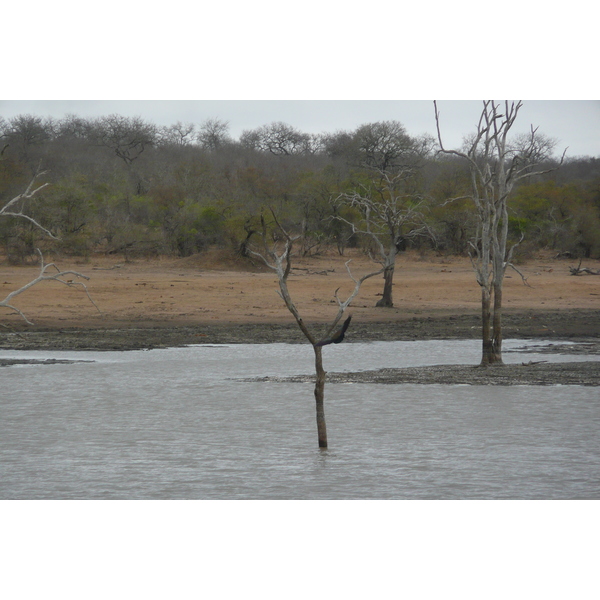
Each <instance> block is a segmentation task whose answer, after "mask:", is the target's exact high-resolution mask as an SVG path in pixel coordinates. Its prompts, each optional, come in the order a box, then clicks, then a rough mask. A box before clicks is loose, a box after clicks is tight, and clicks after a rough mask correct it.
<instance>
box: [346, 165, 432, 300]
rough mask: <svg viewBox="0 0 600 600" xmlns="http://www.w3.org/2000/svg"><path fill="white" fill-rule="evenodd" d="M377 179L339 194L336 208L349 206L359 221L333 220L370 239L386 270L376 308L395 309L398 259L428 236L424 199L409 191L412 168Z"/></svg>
mask: <svg viewBox="0 0 600 600" xmlns="http://www.w3.org/2000/svg"><path fill="white" fill-rule="evenodd" d="M377 173H378V177H377V178H376V179H375V178H373V179H372V180H371V182H370V183H369V184H368V185H361V186H360V187H359V188H357V189H355V190H354V191H353V192H350V193H344V194H340V195H339V196H338V197H337V198H336V199H335V200H334V203H335V204H336V205H338V206H339V205H346V206H349V207H351V208H354V209H356V210H357V211H358V213H359V215H360V216H359V219H358V221H350V220H348V219H346V218H345V217H343V216H341V215H340V214H339V213H338V214H336V216H335V217H334V218H335V219H337V220H338V221H341V222H343V223H345V224H346V225H348V226H350V228H351V230H352V232H353V233H355V234H356V233H359V234H363V235H365V236H367V237H368V238H370V240H371V242H372V243H373V244H374V245H375V248H376V249H377V257H376V258H375V257H372V258H373V260H376V261H377V262H379V263H380V264H381V266H382V267H383V269H382V270H383V279H384V285H383V294H382V297H381V299H380V300H379V301H378V302H377V306H382V307H392V306H394V301H393V295H392V289H393V280H394V270H395V267H396V256H397V254H398V252H399V250H400V249H401V248H402V247H403V245H404V244H405V242H406V240H407V239H410V238H413V237H416V236H418V235H426V234H429V228H428V227H427V224H426V223H425V218H424V215H423V212H422V208H423V202H424V199H423V197H422V196H421V195H420V194H418V193H416V192H414V191H412V190H411V189H410V185H409V182H410V180H411V179H412V178H413V176H414V168H413V167H408V166H407V167H404V168H400V169H395V170H394V171H390V170H380V169H378V170H377Z"/></svg>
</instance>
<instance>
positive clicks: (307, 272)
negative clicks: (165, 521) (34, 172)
mask: <svg viewBox="0 0 600 600" xmlns="http://www.w3.org/2000/svg"><path fill="white" fill-rule="evenodd" d="M347 259H348V257H339V256H333V255H332V256H324V257H312V258H307V259H299V260H298V262H297V263H296V265H295V267H294V270H293V271H292V275H291V276H290V281H289V286H290V291H291V293H292V296H293V299H294V301H295V303H296V305H297V307H298V309H299V311H300V313H301V314H302V315H303V318H304V321H305V323H306V324H307V326H308V327H309V328H310V329H311V330H312V331H314V332H315V335H316V336H317V337H321V335H322V334H324V333H325V331H326V330H327V328H328V323H330V322H331V321H332V320H333V318H334V317H335V314H336V311H337V305H336V301H335V298H334V292H335V290H336V289H338V288H339V294H340V296H341V297H342V298H343V297H344V295H345V294H347V293H349V292H350V291H351V289H352V287H353V284H352V282H351V280H350V279H349V276H348V272H347V269H346V266H345V262H346V261H347ZM206 261H207V258H206V257H204V258H203V257H202V256H199V257H190V258H189V259H180V260H155V261H137V262H133V263H118V262H116V261H114V259H108V258H106V257H105V258H102V257H95V258H94V259H93V260H92V261H91V262H88V263H85V264H68V263H67V264H61V265H60V266H61V267H62V268H64V269H74V270H77V271H80V272H81V273H82V274H84V275H86V276H89V277H90V280H89V282H87V281H86V285H87V286H88V290H89V292H90V296H91V297H92V298H93V300H94V303H95V305H96V306H94V305H92V303H90V301H89V300H88V298H87V297H86V295H85V294H84V293H83V291H82V290H81V289H74V288H65V286H60V285H57V284H48V285H43V284H40V285H36V286H34V287H33V288H30V289H28V290H27V292H25V293H23V294H22V295H19V296H18V302H17V301H16V300H15V303H16V304H17V305H18V307H19V308H20V309H21V310H22V311H23V313H24V314H25V315H27V317H28V318H29V319H30V320H31V321H33V323H34V325H28V324H26V323H25V322H24V321H23V319H22V318H21V317H20V316H19V315H17V314H15V313H14V312H13V313H11V312H10V311H6V310H5V309H4V310H3V312H2V313H1V314H0V319H1V320H0V325H1V327H0V349H4V350H9V349H10V350H96V351H102V350H139V349H152V348H166V347H175V346H186V345H192V344H236V343H254V344H267V343H276V342H286V343H307V341H306V339H305V338H304V336H303V334H302V333H301V332H300V330H299V329H298V327H297V325H296V323H295V322H294V320H293V317H292V316H291V315H290V314H289V312H288V311H287V309H286V308H285V306H284V304H283V301H282V300H281V298H280V297H279V296H278V295H277V281H276V278H275V276H274V275H273V274H272V273H271V272H269V271H265V269H260V268H254V267H252V268H245V269H244V268H240V265H239V264H232V265H228V264H223V263H219V264H208V263H207V262H206ZM246 266H247V265H246ZM350 266H351V267H352V272H353V274H354V275H355V276H361V275H363V274H365V273H367V272H369V271H372V270H373V269H374V267H373V264H372V263H370V262H369V261H368V259H366V258H365V257H364V256H362V255H359V254H355V255H353V256H352V263H350ZM591 266H593V267H595V266H596V265H595V264H594V265H591ZM568 267H569V263H568V262H566V261H561V260H555V259H549V258H547V257H542V256H540V257H539V258H537V259H535V260H532V261H529V262H528V263H526V264H523V265H520V269H521V271H522V272H523V273H525V274H526V276H527V282H528V285H524V284H523V282H522V281H521V278H520V277H518V276H516V275H514V274H513V275H510V276H508V277H507V280H506V282H505V286H504V303H505V309H504V316H503V334H504V338H505V339H510V338H512V339H523V340H533V339H547V340H557V341H559V340H560V341H572V342H577V343H576V344H573V345H570V346H569V347H568V348H569V352H570V353H577V354H579V355H581V357H582V362H581V363H561V364H556V363H553V364H543V363H542V364H538V365H532V366H527V367H525V366H520V367H516V366H500V367H493V368H487V369H483V368H474V367H473V366H464V367H460V368H457V367H455V366H452V367H444V366H439V367H422V368H421V367H420V368H418V369H402V370H401V372H400V370H391V371H390V370H386V371H377V372H373V373H357V374H353V375H352V377H354V379H349V377H350V376H349V375H348V374H344V375H343V376H341V375H340V376H338V375H335V374H330V376H329V377H330V381H338V380H339V381H342V380H344V381H348V382H350V381H358V380H359V379H360V380H361V381H377V382H380V383H399V382H407V383H408V382H417V383H433V382H435V383H473V384H483V383H485V384H511V383H512V384H521V383H535V384H536V385H539V384H540V383H543V384H552V383H563V384H574V383H576V384H578V385H598V376H597V373H596V371H597V370H598V369H600V362H599V363H593V362H584V361H585V356H586V355H592V354H598V343H599V341H600V277H593V276H590V277H585V276H581V277H573V276H570V274H569V268H568ZM35 275H37V268H36V267H22V268H19V267H9V266H7V265H0V296H2V293H4V294H6V293H8V292H9V291H11V290H14V289H17V288H18V287H19V286H22V285H24V284H25V283H27V282H28V281H31V279H32V278H33V277H34V276H35ZM381 288H382V280H381V278H380V277H373V278H371V279H368V280H367V281H366V282H365V284H364V285H363V287H362V288H361V291H360V294H359V295H358V296H357V298H356V299H355V300H354V301H353V303H352V305H351V306H350V308H349V313H350V314H352V316H353V320H352V324H351V326H350V329H349V330H348V333H347V336H346V340H345V341H344V343H353V342H368V341H377V340H379V341H396V340H428V339H429V340H435V339H479V337H480V327H481V325H480V322H481V317H480V292H479V289H478V286H477V284H476V283H475V279H474V275H473V272H472V268H471V266H470V264H469V262H468V259H464V258H456V257H429V258H423V257H417V256H415V255H409V254H406V255H402V256H401V257H399V259H398V262H397V266H396V275H395V287H394V307H393V308H378V307H376V306H375V304H376V302H377V300H378V299H379V298H380V296H381ZM2 297H3V296H2ZM524 343H525V342H524ZM538 351H539V350H538ZM541 351H543V352H552V351H558V348H554V349H553V347H552V346H550V347H544V348H542V349H541ZM560 351H561V352H564V351H565V346H564V345H561V346H560ZM42 362H43V364H52V363H50V362H48V361H42ZM2 364H4V365H7V364H9V363H7V361H6V360H3V361H2V362H0V365H2ZM13 364H14V363H13ZM336 377H342V379H339V378H338V379H335V378H336ZM343 378H346V379H343Z"/></svg>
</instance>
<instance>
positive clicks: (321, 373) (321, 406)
mask: <svg viewBox="0 0 600 600" xmlns="http://www.w3.org/2000/svg"><path fill="white" fill-rule="evenodd" d="M314 350H315V371H316V375H317V379H316V381H315V401H316V406H317V434H318V436H319V448H327V425H326V424H325V403H324V401H325V370H324V369H323V353H322V348H321V347H320V346H314Z"/></svg>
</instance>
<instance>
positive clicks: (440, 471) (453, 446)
mask: <svg viewBox="0 0 600 600" xmlns="http://www.w3.org/2000/svg"><path fill="white" fill-rule="evenodd" d="M535 343H542V342H535ZM522 345H523V341H514V340H513V341H511V340H509V341H507V342H505V348H506V349H507V350H510V349H511V348H515V347H519V346H522ZM479 353H480V344H479V342H477V341H445V342H440V341H423V342H377V343H371V344H341V345H340V346H335V347H327V348H326V349H325V351H324V360H325V368H326V369H327V370H330V371H344V370H360V369H373V368H378V367H401V366H417V365H427V364H449V363H454V364H464V363H472V364H476V363H477V362H478V359H479V357H480V354H479ZM0 357H11V358H71V359H75V360H93V361H95V362H89V363H76V364H55V365H24V366H14V367H6V368H2V369H1V370H0V378H1V386H2V387H1V389H2V392H1V400H0V482H1V483H0V485H1V489H0V498H2V499H49V498H52V499H71V498H72V499H352V498H356V499H488V498H489V499H504V498H513V499H530V498H531V499H534V498H535V499H554V498H556V499H559V498H560V499H575V498H588V499H592V498H600V402H599V398H598V388H595V387H583V386H553V387H549V386H548V387H535V386H514V387H503V386H444V385H426V386H423V385H373V384H336V385H334V384H327V385H326V388H325V411H326V416H327V426H328V434H329V446H330V449H328V450H325V451H321V450H319V449H318V448H317V433H316V424H315V409H314V397H313V393H312V390H313V386H312V384H303V383H259V382H244V381H239V380H238V379H241V378H249V377H262V376H268V375H295V374H306V373H311V372H312V371H313V353H312V349H311V348H310V347H309V346H308V345H289V344H270V345H249V344H248V345H246V344H241V345H230V346H193V347H188V348H172V349H166V350H152V351H139V352H105V353H99V352H46V351H44V352H41V351H40V352H10V351H2V352H0ZM578 358H579V359H580V357H576V356H569V355H564V356H560V355H536V354H527V355H523V354H511V353H507V354H506V356H505V360H506V361H507V362H522V361H524V360H547V361H566V360H577V359H578Z"/></svg>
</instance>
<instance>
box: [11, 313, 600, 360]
mask: <svg viewBox="0 0 600 600" xmlns="http://www.w3.org/2000/svg"><path fill="white" fill-rule="evenodd" d="M307 324H308V326H309V327H310V328H311V329H312V330H313V331H315V332H316V333H317V334H319V332H322V333H324V332H325V330H326V327H327V325H326V324H325V323H310V322H308V321H307ZM503 334H504V338H505V339H553V340H572V341H580V342H581V341H588V340H591V341H594V340H600V310H598V311H591V310H570V311H567V310H563V311H533V310H530V311H521V312H512V313H511V312H507V313H506V314H505V315H504V326H503ZM479 336H480V317H479V315H478V314H475V313H473V314H451V313H446V314H438V315H435V314H434V315H432V314H431V313H429V314H428V316H423V317H417V316H411V317H405V318H399V319H397V320H395V321H386V322H377V321H375V320H360V318H357V317H355V318H354V320H353V321H352V325H351V328H350V330H349V331H348V334H347V337H346V340H345V342H344V343H352V342H372V341H408V340H431V339H479ZM270 343H306V338H305V337H304V336H303V334H302V332H301V331H300V330H299V329H298V326H297V325H296V324H295V323H294V322H293V321H289V322H285V323H268V322H267V323H227V322H221V323H214V322H212V323H194V324H185V325H177V324H174V323H166V322H160V321H153V320H151V319H148V320H146V321H144V322H143V323H140V322H135V323H134V322H126V323H114V322H113V323H111V324H110V326H108V327H99V326H95V327H60V328H57V327H36V326H30V327H27V328H25V327H22V326H21V327H18V328H8V327H6V328H4V329H2V330H0V349H4V350H96V351H102V350H148V349H152V348H169V347H180V346H187V345H191V344H270Z"/></svg>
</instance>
